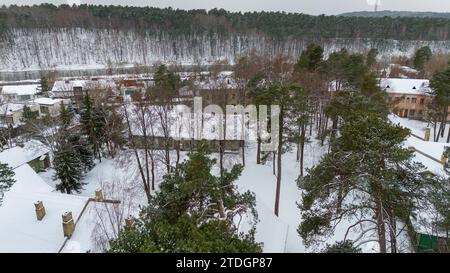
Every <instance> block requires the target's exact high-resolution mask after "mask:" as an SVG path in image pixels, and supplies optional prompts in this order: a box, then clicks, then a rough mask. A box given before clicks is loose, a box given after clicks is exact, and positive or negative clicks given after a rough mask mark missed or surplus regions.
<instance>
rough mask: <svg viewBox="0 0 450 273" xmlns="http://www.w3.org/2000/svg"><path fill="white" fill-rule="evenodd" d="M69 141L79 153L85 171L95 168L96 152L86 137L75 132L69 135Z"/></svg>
mask: <svg viewBox="0 0 450 273" xmlns="http://www.w3.org/2000/svg"><path fill="white" fill-rule="evenodd" d="M68 142H69V143H70V145H72V147H73V149H74V150H75V152H76V153H77V155H78V156H79V159H80V163H81V165H82V169H83V170H84V171H90V170H92V168H94V165H95V164H94V152H93V151H92V147H91V145H90V143H89V141H88V140H87V139H86V137H84V136H82V135H80V134H77V133H74V134H71V135H70V136H69V137H68Z"/></svg>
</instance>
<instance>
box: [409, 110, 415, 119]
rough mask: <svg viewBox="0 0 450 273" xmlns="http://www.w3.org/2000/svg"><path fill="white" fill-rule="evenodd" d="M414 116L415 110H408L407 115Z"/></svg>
mask: <svg viewBox="0 0 450 273" xmlns="http://www.w3.org/2000/svg"><path fill="white" fill-rule="evenodd" d="M415 116H416V110H409V115H408V117H415Z"/></svg>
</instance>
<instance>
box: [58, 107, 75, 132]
mask: <svg viewBox="0 0 450 273" xmlns="http://www.w3.org/2000/svg"><path fill="white" fill-rule="evenodd" d="M73 116H74V114H73V111H71V110H70V109H69V108H68V107H66V106H65V105H64V103H62V102H61V104H60V107H59V119H60V121H61V125H62V129H63V130H67V129H68V127H69V126H70V124H71V123H72V119H73Z"/></svg>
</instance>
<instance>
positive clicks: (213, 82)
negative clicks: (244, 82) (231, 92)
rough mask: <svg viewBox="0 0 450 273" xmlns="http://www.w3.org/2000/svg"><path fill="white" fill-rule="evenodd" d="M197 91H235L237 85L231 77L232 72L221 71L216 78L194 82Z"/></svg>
mask: <svg viewBox="0 0 450 273" xmlns="http://www.w3.org/2000/svg"><path fill="white" fill-rule="evenodd" d="M194 84H195V85H196V86H197V87H198V88H199V89H203V90H213V89H222V88H226V89H236V88H238V85H237V83H236V81H235V80H234V79H233V77H232V72H230V71H222V72H220V73H219V74H218V75H217V77H211V78H209V79H208V80H206V81H196V82H195V83H194Z"/></svg>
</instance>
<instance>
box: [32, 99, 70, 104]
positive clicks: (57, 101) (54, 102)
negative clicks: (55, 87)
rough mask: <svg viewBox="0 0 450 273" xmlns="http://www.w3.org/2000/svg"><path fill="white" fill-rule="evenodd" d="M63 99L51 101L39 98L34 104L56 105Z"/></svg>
mask: <svg viewBox="0 0 450 273" xmlns="http://www.w3.org/2000/svg"><path fill="white" fill-rule="evenodd" d="M61 101H63V100H62V99H51V98H38V99H35V100H34V102H35V103H37V104H45V105H54V104H57V103H61Z"/></svg>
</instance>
